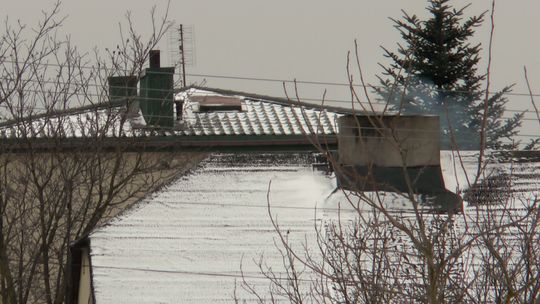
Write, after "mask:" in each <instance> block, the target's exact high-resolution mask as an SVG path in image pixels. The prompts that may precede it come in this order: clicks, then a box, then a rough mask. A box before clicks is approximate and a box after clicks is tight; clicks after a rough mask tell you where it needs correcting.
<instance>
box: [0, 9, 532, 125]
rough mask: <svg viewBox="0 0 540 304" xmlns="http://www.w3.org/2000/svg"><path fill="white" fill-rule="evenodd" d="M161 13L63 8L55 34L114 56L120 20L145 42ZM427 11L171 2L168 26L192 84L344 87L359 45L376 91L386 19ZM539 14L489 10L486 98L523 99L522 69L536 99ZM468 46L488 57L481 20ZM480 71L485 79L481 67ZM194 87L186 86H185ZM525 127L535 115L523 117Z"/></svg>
mask: <svg viewBox="0 0 540 304" xmlns="http://www.w3.org/2000/svg"><path fill="white" fill-rule="evenodd" d="M471 2H472V3H471ZM452 3H453V4H455V6H456V7H461V6H463V5H466V4H468V3H471V6H470V8H468V9H467V11H466V13H467V14H469V15H472V14H480V13H481V12H483V11H485V10H488V9H490V7H491V0H475V1H474V2H473V1H465V0H454V1H453V2H452ZM52 4H53V1H50V0H44V1H41V0H40V1H37V0H33V1H32V0H18V1H8V0H2V13H3V14H5V15H8V16H9V18H10V19H11V20H16V19H20V20H21V21H22V22H25V23H29V24H33V23H35V22H36V20H37V19H38V18H39V16H40V14H41V10H47V9H48V8H50V7H51V5H52ZM166 4H167V1H133V0H114V1H111V0H93V1H78V0H72V1H65V2H64V3H63V5H62V14H64V15H67V16H68V18H67V20H66V22H65V26H64V29H63V30H64V32H65V34H70V35H71V37H72V40H73V41H74V42H75V43H76V44H77V45H79V47H80V49H81V50H88V51H90V50H92V48H93V47H97V48H98V49H99V50H104V49H105V48H106V47H109V48H111V47H112V48H114V47H115V46H116V44H117V41H118V39H119V34H118V24H119V23H120V22H124V21H125V18H124V16H125V13H126V11H128V10H129V11H131V12H132V15H133V19H134V20H135V21H136V25H137V26H138V27H139V30H140V32H141V33H142V34H145V33H148V32H149V21H150V17H149V11H150V9H151V7H152V6H154V5H156V6H157V10H158V12H163V11H164V9H165V8H166ZM426 4H427V1H426V0H407V1H404V0H401V1H398V0H377V1H359V0H357V1H353V0H340V1H319V0H288V1H285V0H272V1H267V0H227V1H223V0H213V1H203V0H183V1H171V4H170V9H169V19H170V20H175V21H176V22H177V23H183V24H186V25H189V26H193V28H194V31H195V41H194V42H195V50H196V65H195V66H193V67H188V70H187V72H188V73H190V74H206V75H226V76H240V77H256V78H275V79H294V78H296V79H298V80H303V81H320V82H338V83H345V82H346V81H347V73H346V69H345V65H346V55H347V51H348V50H352V49H353V47H354V39H357V40H358V43H359V51H360V61H361V64H362V68H363V69H364V73H365V76H366V78H367V80H368V82H370V83H376V78H375V75H377V74H378V73H380V71H381V70H380V68H379V67H378V65H377V63H378V62H385V61H384V58H383V56H382V51H381V49H380V46H381V45H383V46H385V47H387V48H390V49H394V48H395V45H396V43H397V42H399V40H400V39H399V38H400V37H399V35H398V33H397V31H396V30H395V29H394V28H393V26H392V22H391V21H390V20H389V19H388V17H394V18H399V17H400V16H401V15H402V14H401V11H400V10H401V9H404V10H405V11H407V12H409V13H416V14H418V15H421V16H423V15H425V14H426V13H425V9H424V8H425V6H426ZM539 12H540V1H538V0H520V1H508V0H499V1H497V6H496V17H495V18H496V21H495V22H496V29H495V37H494V39H495V40H494V57H493V74H492V78H493V84H492V87H493V89H494V90H496V89H500V88H502V87H503V86H504V85H507V84H512V83H516V86H515V89H514V92H516V93H525V92H526V91H527V89H526V86H525V83H524V77H523V66H524V65H527V67H528V69H529V76H530V79H531V82H532V87H533V90H535V92H537V93H540V57H539V54H540V41H539V38H538V31H539V30H540V18H538V16H539ZM158 15H159V14H158ZM487 19H489V18H487ZM475 39H476V41H477V42H481V43H483V44H484V46H485V49H484V54H485V55H487V42H488V39H489V22H488V20H486V22H485V23H484V25H483V26H482V27H481V28H479V29H478V31H477V34H476V38H475ZM161 49H162V51H164V52H166V53H165V54H163V55H162V57H164V60H163V61H165V63H167V61H168V60H167V59H168V58H169V55H168V53H167V52H168V47H167V43H166V41H164V42H163V43H162V45H161ZM484 58H487V56H484ZM481 68H482V70H481V71H484V69H485V61H484V62H483V64H482V66H481ZM201 80H202V79H201V78H200V77H193V76H191V77H190V76H188V82H200V81H201ZM206 85H208V86H210V87H218V88H225V89H234V90H243V91H247V92H252V93H260V94H269V95H274V96H283V95H284V93H283V88H282V85H281V83H279V82H264V81H248V80H227V79H220V78H209V77H207V78H206ZM299 89H300V95H301V97H304V98H307V99H311V98H320V96H321V95H322V92H323V91H324V89H327V90H328V94H327V96H328V98H331V99H338V100H344V101H345V100H347V99H348V98H349V94H348V93H347V90H346V89H345V88H343V87H338V86H330V85H326V86H323V85H300V87H299ZM510 99H511V102H510V104H509V105H508V108H510V109H514V110H525V109H531V110H532V105H531V103H530V100H529V98H528V97H520V96H511V97H510ZM538 99H539V100H540V98H538ZM527 117H529V118H534V115H533V114H532V113H529V114H528V115H527ZM539 131H540V127H539V126H538V122H535V121H532V120H531V121H528V122H527V125H526V128H525V130H524V132H526V133H529V134H530V133H533V134H537V133H540V132H539Z"/></svg>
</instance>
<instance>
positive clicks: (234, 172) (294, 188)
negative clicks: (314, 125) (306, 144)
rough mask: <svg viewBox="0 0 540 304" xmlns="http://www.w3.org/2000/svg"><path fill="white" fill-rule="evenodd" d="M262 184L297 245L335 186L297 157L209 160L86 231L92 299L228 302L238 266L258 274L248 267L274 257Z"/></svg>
mask: <svg viewBox="0 0 540 304" xmlns="http://www.w3.org/2000/svg"><path fill="white" fill-rule="evenodd" d="M231 158H233V159H231ZM274 160H277V161H278V164H274ZM270 181H271V186H270V184H269V183H270ZM269 187H270V192H269V194H270V202H271V205H272V210H273V214H274V215H275V216H276V217H277V218H278V221H279V223H280V225H282V227H284V228H286V229H288V230H289V231H290V236H291V237H292V238H294V239H296V241H300V240H302V239H303V238H304V235H306V234H307V235H308V236H309V235H310V234H311V236H313V235H312V232H311V231H312V228H313V221H314V218H315V216H317V215H316V214H315V211H314V208H315V206H317V204H318V205H322V204H323V203H324V199H325V198H326V197H327V196H328V195H329V194H330V193H331V192H332V190H334V188H335V182H334V181H333V180H332V179H329V178H328V177H326V176H324V175H323V174H321V173H319V172H315V171H313V170H312V168H311V166H310V165H309V161H308V160H306V158H305V157H302V156H292V157H290V156H283V155H281V156H277V157H271V156H270V157H256V158H253V157H252V156H246V155H242V156H214V157H213V158H211V159H210V160H208V161H206V163H205V164H204V165H203V166H201V167H200V168H199V169H197V170H195V171H194V172H193V173H192V174H190V175H188V176H185V177H182V178H180V179H179V180H178V181H176V182H175V183H174V184H172V185H170V186H169V187H168V188H167V189H165V190H164V191H162V192H160V193H157V194H156V195H154V196H153V197H152V198H149V199H148V200H146V201H145V202H143V203H141V205H140V206H139V208H137V209H135V210H133V211H130V212H128V213H127V214H125V215H124V216H122V217H120V218H118V219H117V220H115V221H113V222H112V223H111V224H110V225H108V226H106V227H104V228H103V229H99V230H98V231H96V232H94V233H93V234H91V236H90V243H91V263H92V268H93V270H92V273H93V286H94V290H95V297H96V302H97V303H174V302H176V303H177V302H181V303H218V302H231V300H232V293H233V289H234V282H235V280H237V281H238V282H240V281H241V272H240V264H241V263H242V261H243V271H244V274H245V275H246V276H247V277H253V278H257V277H261V275H260V273H259V271H258V268H257V267H256V266H255V265H254V262H253V260H254V259H255V260H258V259H259V257H260V255H261V254H264V256H265V258H266V259H267V261H268V263H270V264H273V265H279V263H280V261H281V257H280V256H279V254H278V253H277V252H276V251H275V249H274V248H273V247H274V245H273V240H274V238H275V232H274V228H273V227H272V225H271V223H270V221H269V215H268V213H267V199H266V198H267V192H268V189H269ZM319 216H320V215H319ZM255 280H256V281H258V282H259V283H261V284H263V285H266V282H265V280H261V279H259V280H257V279H255Z"/></svg>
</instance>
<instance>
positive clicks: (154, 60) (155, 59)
mask: <svg viewBox="0 0 540 304" xmlns="http://www.w3.org/2000/svg"><path fill="white" fill-rule="evenodd" d="M148 57H149V61H150V68H151V69H153V68H159V67H160V66H161V64H160V59H159V50H150V52H149V53H148Z"/></svg>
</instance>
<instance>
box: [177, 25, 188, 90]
mask: <svg viewBox="0 0 540 304" xmlns="http://www.w3.org/2000/svg"><path fill="white" fill-rule="evenodd" d="M178 31H179V32H180V41H179V42H180V46H179V48H178V49H179V50H180V64H181V65H182V86H183V87H185V86H186V85H187V83H186V58H185V53H184V25H183V24H180V28H179V29H178Z"/></svg>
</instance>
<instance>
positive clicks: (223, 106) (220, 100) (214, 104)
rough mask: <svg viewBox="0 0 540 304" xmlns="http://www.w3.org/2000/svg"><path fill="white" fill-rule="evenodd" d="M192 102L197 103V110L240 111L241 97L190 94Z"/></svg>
mask: <svg viewBox="0 0 540 304" xmlns="http://www.w3.org/2000/svg"><path fill="white" fill-rule="evenodd" d="M190 100H191V101H192V102H196V103H198V104H199V112H222V111H242V110H243V108H242V99H240V98H237V97H224V96H192V97H190Z"/></svg>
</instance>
